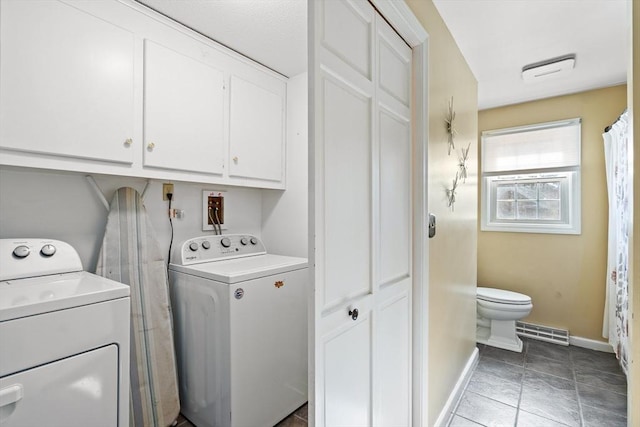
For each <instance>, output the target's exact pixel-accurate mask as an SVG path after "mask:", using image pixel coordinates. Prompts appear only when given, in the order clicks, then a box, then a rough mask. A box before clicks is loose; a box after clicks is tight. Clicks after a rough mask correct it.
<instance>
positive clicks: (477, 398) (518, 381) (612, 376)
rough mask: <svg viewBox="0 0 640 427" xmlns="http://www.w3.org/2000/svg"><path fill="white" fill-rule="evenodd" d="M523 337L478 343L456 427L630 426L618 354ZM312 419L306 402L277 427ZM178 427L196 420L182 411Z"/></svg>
mask: <svg viewBox="0 0 640 427" xmlns="http://www.w3.org/2000/svg"><path fill="white" fill-rule="evenodd" d="M523 341H524V349H523V351H522V353H514V352H512V351H507V350H500V349H497V348H493V347H486V346H484V345H478V348H479V349H480V360H479V362H478V366H477V367H476V370H475V372H474V373H473V376H472V377H471V381H470V382H469V385H468V386H467V388H466V390H465V392H464V394H463V396H462V399H461V400H460V403H459V404H458V407H457V408H456V411H455V415H454V417H453V419H452V420H451V423H450V424H449V426H450V427H477V426H492V427H493V426H512V427H513V426H517V427H555V426H584V427H617V426H620V427H626V425H627V383H626V378H625V376H624V374H623V373H622V371H621V370H620V366H619V365H618V361H617V360H616V358H615V356H614V355H613V354H610V353H602V352H598V351H593V350H587V349H583V348H580V347H574V346H569V347H563V346H560V345H557V344H549V343H545V342H542V341H536V340H523ZM307 420H308V412H307V405H306V404H305V405H304V406H302V407H300V408H299V409H298V410H296V411H295V412H294V413H293V414H291V415H290V416H289V417H287V418H286V419H284V420H283V421H281V422H280V423H279V424H278V425H277V426H276V427H306V426H307V423H308V422H307ZM176 427H193V425H192V424H191V423H190V422H189V421H188V420H187V419H185V418H184V417H182V415H181V416H180V418H179V419H178V424H177V426H176Z"/></svg>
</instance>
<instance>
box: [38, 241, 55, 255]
mask: <svg viewBox="0 0 640 427" xmlns="http://www.w3.org/2000/svg"><path fill="white" fill-rule="evenodd" d="M40 253H41V254H42V255H43V256H46V257H50V256H53V254H55V253H56V247H55V246H53V245H52V244H47V245H44V246H43V247H42V249H40Z"/></svg>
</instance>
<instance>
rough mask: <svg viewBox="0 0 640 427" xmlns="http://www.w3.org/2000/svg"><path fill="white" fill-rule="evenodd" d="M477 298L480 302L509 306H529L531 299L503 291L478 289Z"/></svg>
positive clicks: (516, 293)
mask: <svg viewBox="0 0 640 427" xmlns="http://www.w3.org/2000/svg"><path fill="white" fill-rule="evenodd" d="M477 298H478V300H481V301H486V302H489V303H498V304H509V305H529V304H531V297H530V296H528V295H524V294H519V293H518V292H512V291H506V290H504V289H495V288H484V287H478V290H477Z"/></svg>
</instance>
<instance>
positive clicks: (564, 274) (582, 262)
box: [478, 85, 627, 341]
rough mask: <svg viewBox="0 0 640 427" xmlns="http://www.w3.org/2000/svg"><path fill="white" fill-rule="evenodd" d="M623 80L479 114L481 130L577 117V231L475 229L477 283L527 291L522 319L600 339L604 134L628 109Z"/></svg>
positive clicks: (604, 215) (604, 246)
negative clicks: (579, 230) (529, 301)
mask: <svg viewBox="0 0 640 427" xmlns="http://www.w3.org/2000/svg"><path fill="white" fill-rule="evenodd" d="M626 104H627V100H626V86H624V85H622V86H615V87H611V88H605V89H599V90H593V91H588V92H583V93H578V94H574V95H567V96H560V97H555V98H549V99H544V100H540V101H533V102H527V103H523V104H518V105H513V106H508V107H501V108H494V109H490V110H483V111H480V113H479V114H478V127H479V134H480V133H481V132H482V131H485V130H491V129H500V128H506V127H512V126H520V125H528V124H534V123H541V122H548V121H554V120H562V119H568V118H574V117H580V118H582V167H581V177H582V234H581V235H579V236H574V235H554V234H532V233H504V232H483V231H480V232H479V234H478V286H489V287H496V288H502V289H508V290H512V291H516V292H521V293H524V294H527V295H529V296H531V298H532V300H533V310H532V312H531V315H530V316H529V317H528V318H527V319H526V321H529V322H532V323H538V324H542V325H548V326H554V327H559V328H566V329H568V330H569V333H570V334H571V335H574V336H579V337H584V338H590V339H594V340H601V341H602V340H604V339H603V338H602V313H603V308H604V296H605V293H604V292H605V288H604V281H605V275H606V264H607V221H608V219H607V218H608V204H607V184H606V176H605V165H604V149H603V140H602V132H603V129H604V127H605V126H607V125H609V124H611V123H613V122H614V121H615V120H616V118H617V117H618V116H619V115H620V114H621V113H622V111H623V110H624V108H625V107H626Z"/></svg>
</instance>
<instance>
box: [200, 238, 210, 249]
mask: <svg viewBox="0 0 640 427" xmlns="http://www.w3.org/2000/svg"><path fill="white" fill-rule="evenodd" d="M210 247H211V243H210V242H209V241H208V240H205V241H204V242H202V248H203V249H209V248H210Z"/></svg>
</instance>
